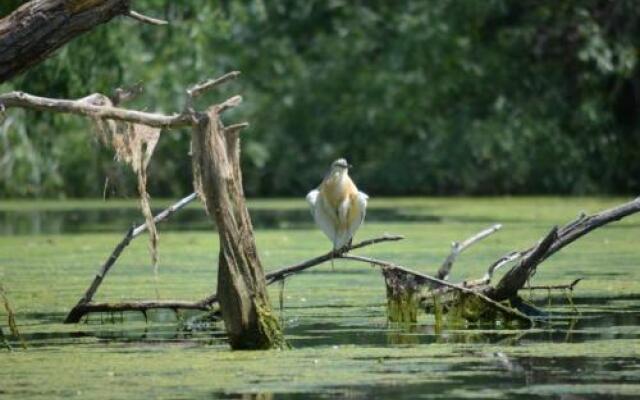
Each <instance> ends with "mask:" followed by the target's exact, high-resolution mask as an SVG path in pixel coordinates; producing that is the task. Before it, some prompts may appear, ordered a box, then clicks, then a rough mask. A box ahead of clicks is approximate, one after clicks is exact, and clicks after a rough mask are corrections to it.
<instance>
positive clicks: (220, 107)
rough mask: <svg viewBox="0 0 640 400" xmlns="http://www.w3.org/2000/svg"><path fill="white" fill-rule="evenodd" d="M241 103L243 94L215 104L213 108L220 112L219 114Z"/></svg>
mask: <svg viewBox="0 0 640 400" xmlns="http://www.w3.org/2000/svg"><path fill="white" fill-rule="evenodd" d="M240 103H242V96H240V95H237V96H233V97H231V98H229V99H227V100H225V101H223V102H222V103H220V104H217V105H215V106H213V108H214V109H215V110H216V111H217V112H218V114H222V113H223V112H225V111H227V110H228V109H230V108H233V107H237V106H239V105H240Z"/></svg>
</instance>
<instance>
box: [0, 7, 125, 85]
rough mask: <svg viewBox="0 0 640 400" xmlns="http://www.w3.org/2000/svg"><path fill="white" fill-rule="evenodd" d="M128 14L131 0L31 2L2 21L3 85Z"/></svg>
mask: <svg viewBox="0 0 640 400" xmlns="http://www.w3.org/2000/svg"><path fill="white" fill-rule="evenodd" d="M128 12H129V0H99V1H97V0H32V1H30V2H28V3H25V4H23V5H22V6H20V7H19V8H18V9H17V10H15V11H14V12H13V13H11V14H9V15H8V16H6V17H4V18H2V19H0V83H2V82H4V81H7V80H9V79H11V78H13V77H14V76H16V75H18V74H19V73H21V72H23V71H25V70H26V69H28V68H29V67H31V66H33V65H35V64H38V63H40V62H41V61H42V60H44V59H45V58H47V57H48V56H49V55H50V54H51V53H52V52H54V51H55V50H56V49H58V48H59V47H61V46H63V45H64V44H66V43H67V42H68V41H70V40H71V39H73V38H75V37H76V36H79V35H81V34H82V33H84V32H86V31H89V30H91V29H92V28H94V27H95V26H96V25H99V24H102V23H105V22H108V21H109V20H111V19H112V18H113V17H115V16H117V15H125V14H127V13H128Z"/></svg>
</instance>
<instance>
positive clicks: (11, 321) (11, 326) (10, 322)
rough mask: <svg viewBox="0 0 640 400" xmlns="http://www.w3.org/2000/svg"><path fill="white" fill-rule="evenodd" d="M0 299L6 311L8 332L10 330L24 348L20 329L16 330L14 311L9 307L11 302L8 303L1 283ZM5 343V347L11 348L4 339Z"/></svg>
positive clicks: (24, 344) (25, 346)
mask: <svg viewBox="0 0 640 400" xmlns="http://www.w3.org/2000/svg"><path fill="white" fill-rule="evenodd" d="M0 299H1V300H2V304H3V306H4V310H5V312H6V313H7V323H8V325H9V332H11V335H12V336H13V337H16V338H18V339H20V343H21V344H22V347H23V348H25V349H26V348H27V345H26V343H25V341H24V339H23V338H22V335H21V334H20V331H19V330H18V325H17V324H16V316H15V313H14V312H13V309H12V308H11V304H9V299H8V298H7V294H6V293H5V291H4V288H3V287H2V284H0ZM2 337H3V339H4V333H3V334H2ZM5 345H6V346H7V348H9V349H11V346H9V344H8V342H6V341H5Z"/></svg>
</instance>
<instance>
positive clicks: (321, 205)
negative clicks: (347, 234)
mask: <svg viewBox="0 0 640 400" xmlns="http://www.w3.org/2000/svg"><path fill="white" fill-rule="evenodd" d="M313 219H314V220H315V221H316V224H317V225H318V227H319V228H320V230H322V232H324V234H325V235H327V237H328V238H329V240H330V241H331V243H334V245H335V243H336V238H337V232H336V227H337V223H336V222H337V221H336V217H335V215H332V214H330V211H328V207H327V206H326V204H325V201H324V199H323V197H322V196H317V195H316V202H315V207H314V209H313Z"/></svg>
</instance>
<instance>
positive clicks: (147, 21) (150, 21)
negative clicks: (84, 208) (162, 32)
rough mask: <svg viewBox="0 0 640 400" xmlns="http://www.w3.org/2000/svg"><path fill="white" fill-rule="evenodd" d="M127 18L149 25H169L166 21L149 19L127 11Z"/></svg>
mask: <svg viewBox="0 0 640 400" xmlns="http://www.w3.org/2000/svg"><path fill="white" fill-rule="evenodd" d="M127 16H128V17H130V18H133V19H135V20H137V21H140V22H142V23H145V24H149V25H167V24H168V23H169V22H168V21H165V20H163V19H157V18H151V17H148V16H146V15H143V14H140V13H138V12H135V11H133V10H129V12H128V13H127Z"/></svg>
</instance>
